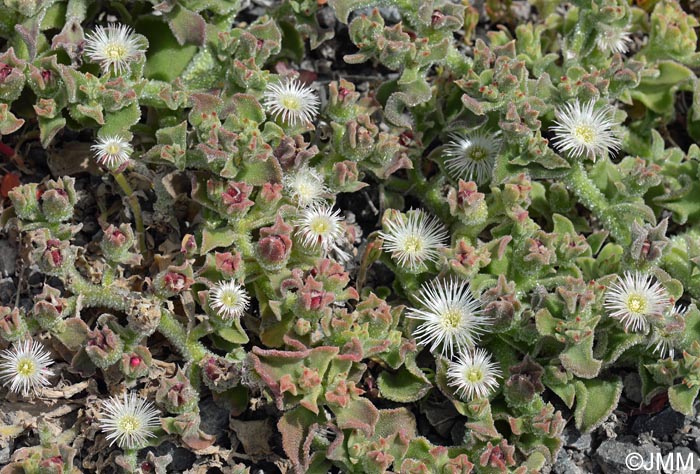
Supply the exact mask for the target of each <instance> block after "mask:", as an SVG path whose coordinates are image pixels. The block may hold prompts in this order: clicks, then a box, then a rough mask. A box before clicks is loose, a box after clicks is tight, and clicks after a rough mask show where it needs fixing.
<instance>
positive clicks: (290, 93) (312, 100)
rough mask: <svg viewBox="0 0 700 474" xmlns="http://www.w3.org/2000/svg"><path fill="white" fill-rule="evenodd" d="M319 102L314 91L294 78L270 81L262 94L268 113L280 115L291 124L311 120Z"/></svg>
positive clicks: (275, 115)
mask: <svg viewBox="0 0 700 474" xmlns="http://www.w3.org/2000/svg"><path fill="white" fill-rule="evenodd" d="M320 104H321V101H320V100H319V99H318V95H317V94H316V92H315V91H314V90H313V89H311V88H310V87H307V86H305V85H303V84H302V83H301V82H299V81H298V80H296V79H293V80H290V79H284V80H282V81H280V82H270V83H268V85H267V87H266V88H265V93H264V94H263V105H264V106H265V107H266V108H267V109H268V111H269V112H270V114H271V115H272V116H273V117H275V118H278V117H280V116H281V117H282V121H284V122H286V123H288V124H289V125H291V126H295V125H296V124H297V122H300V123H309V122H313V120H314V119H315V118H316V115H318V108H319V105H320Z"/></svg>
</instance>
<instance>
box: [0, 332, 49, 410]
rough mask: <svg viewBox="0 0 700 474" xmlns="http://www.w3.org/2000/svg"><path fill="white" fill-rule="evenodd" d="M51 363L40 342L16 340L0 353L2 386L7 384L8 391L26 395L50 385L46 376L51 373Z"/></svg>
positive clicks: (0, 379)
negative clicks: (16, 341)
mask: <svg viewBox="0 0 700 474" xmlns="http://www.w3.org/2000/svg"><path fill="white" fill-rule="evenodd" d="M51 364H53V360H52V359H51V355H50V354H49V353H48V352H46V350H45V349H44V348H43V346H42V345H41V344H40V343H38V342H32V341H30V340H25V341H22V342H18V343H16V344H15V345H13V346H12V348H10V349H6V350H4V351H2V353H0V381H1V382H2V384H3V385H4V386H8V385H9V388H10V391H12V392H15V393H21V394H22V396H25V397H26V396H27V395H29V393H30V392H34V393H36V392H37V391H38V389H39V388H40V387H46V386H48V385H50V382H49V380H48V379H47V377H49V376H51V375H53V372H51V370H49V369H48V367H49V366H50V365H51Z"/></svg>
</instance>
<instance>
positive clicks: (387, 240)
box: [379, 210, 448, 271]
mask: <svg viewBox="0 0 700 474" xmlns="http://www.w3.org/2000/svg"><path fill="white" fill-rule="evenodd" d="M384 224H385V226H386V229H387V230H386V232H383V231H382V232H379V235H380V237H381V238H382V240H383V241H384V243H383V244H382V249H384V251H386V252H390V253H391V256H392V258H394V260H396V261H397V263H398V264H399V265H400V266H402V267H406V268H407V269H408V270H410V271H415V270H417V269H418V268H419V267H420V265H421V264H423V263H424V262H425V261H431V262H435V261H437V259H438V257H439V256H440V253H439V252H438V249H439V248H441V247H443V244H444V242H445V241H446V240H447V238H448V235H447V230H446V229H445V228H444V227H443V226H442V224H440V222H439V221H438V220H437V219H435V218H433V217H430V216H428V215H427V214H426V213H424V212H423V211H421V210H410V211H408V212H407V213H406V215H405V216H402V215H401V214H395V215H394V216H392V218H389V219H386V220H385V221H384Z"/></svg>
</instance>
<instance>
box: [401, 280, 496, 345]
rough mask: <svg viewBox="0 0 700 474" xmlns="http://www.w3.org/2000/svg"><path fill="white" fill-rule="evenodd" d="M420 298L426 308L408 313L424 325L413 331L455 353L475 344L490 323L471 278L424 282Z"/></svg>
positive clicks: (420, 338)
mask: <svg viewBox="0 0 700 474" xmlns="http://www.w3.org/2000/svg"><path fill="white" fill-rule="evenodd" d="M416 299H417V300H418V302H419V303H420V304H421V306H422V308H411V309H409V310H408V313H407V317H409V318H412V319H417V320H419V321H420V325H419V326H418V327H417V328H416V330H415V331H414V332H413V336H414V337H415V338H416V339H417V340H418V342H419V343H421V344H424V345H430V350H431V351H435V350H437V349H438V347H440V346H442V348H441V353H442V354H443V355H444V356H446V357H452V355H453V354H454V353H455V352H459V351H461V350H464V349H470V348H472V347H474V345H475V344H476V342H477V340H478V338H479V336H480V335H481V334H482V333H483V332H484V331H485V330H486V329H487V328H488V327H489V326H490V324H491V321H490V319H489V318H487V317H486V316H484V315H483V314H482V312H481V309H480V303H479V300H478V299H475V298H474V297H473V296H472V293H471V287H470V285H469V283H468V282H466V281H463V280H458V279H454V278H453V279H450V280H448V281H441V280H433V281H431V282H428V283H425V284H423V286H422V287H421V289H420V291H419V292H418V295H417V296H416Z"/></svg>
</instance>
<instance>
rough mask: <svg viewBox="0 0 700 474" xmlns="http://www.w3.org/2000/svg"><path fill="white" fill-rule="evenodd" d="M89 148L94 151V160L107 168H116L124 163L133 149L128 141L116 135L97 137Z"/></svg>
mask: <svg viewBox="0 0 700 474" xmlns="http://www.w3.org/2000/svg"><path fill="white" fill-rule="evenodd" d="M90 148H91V149H92V151H94V152H95V161H97V162H98V163H99V164H101V165H104V166H106V167H108V168H118V167H119V166H121V165H122V164H124V163H126V161H127V160H128V159H129V156H131V152H133V151H134V150H133V148H131V144H130V143H129V142H128V141H126V140H124V139H123V138H121V137H119V136H116V135H113V136H108V137H99V138H98V139H97V143H95V144H94V145H92V146H91V147H90Z"/></svg>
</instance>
